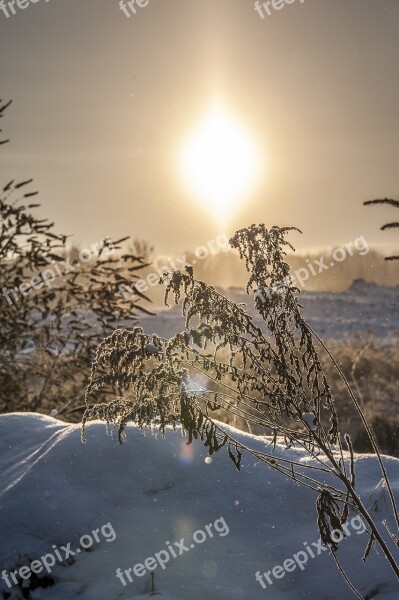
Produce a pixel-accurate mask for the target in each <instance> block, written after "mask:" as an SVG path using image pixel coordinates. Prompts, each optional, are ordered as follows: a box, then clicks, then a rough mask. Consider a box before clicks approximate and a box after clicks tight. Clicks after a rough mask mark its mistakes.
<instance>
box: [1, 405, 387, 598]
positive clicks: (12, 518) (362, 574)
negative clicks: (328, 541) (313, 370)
mask: <svg viewBox="0 0 399 600" xmlns="http://www.w3.org/2000/svg"><path fill="white" fill-rule="evenodd" d="M236 435H237V436H239V437H240V438H241V439H243V440H245V442H246V443H248V444H251V445H253V446H256V447H258V448H259V449H261V448H264V446H265V444H267V443H269V440H268V439H267V438H255V437H253V436H250V435H246V434H242V433H238V432H237V433H236ZM0 440H1V441H0V444H1V453H0V456H1V458H0V465H1V488H0V489H1V493H0V530H1V549H0V559H1V561H0V567H1V570H2V571H3V573H4V572H6V573H7V574H9V573H10V572H13V571H14V570H16V569H20V568H21V567H22V566H24V565H28V566H29V565H30V564H31V563H32V561H34V560H40V558H41V557H43V556H46V555H47V554H49V553H52V554H53V555H55V554H56V551H58V552H59V553H60V556H61V558H62V557H63V555H64V551H65V550H61V548H64V549H65V548H67V547H68V544H70V546H69V548H70V549H73V550H74V555H72V556H69V558H68V560H65V561H63V562H59V561H58V559H57V560H56V561H55V564H54V565H53V566H52V567H51V572H50V573H47V570H44V572H43V571H42V573H40V574H38V575H33V574H32V576H31V577H30V578H27V579H25V581H24V583H23V586H22V587H21V586H15V585H12V587H9V586H8V585H7V583H6V581H5V580H4V579H2V580H0V584H1V588H0V589H1V590H2V591H3V597H4V598H10V599H17V598H23V597H25V598H32V599H33V600H34V599H39V598H40V599H42V598H43V599H45V600H72V599H73V600H75V599H78V598H79V599H81V600H116V599H118V600H119V599H120V600H128V599H131V600H133V599H134V598H146V597H148V596H149V593H150V592H151V589H152V588H151V586H152V582H151V577H152V576H151V572H153V573H154V578H155V579H154V586H155V587H154V589H155V590H156V591H157V592H159V593H160V594H161V595H160V596H159V597H160V598H164V599H165V600H200V599H201V600H202V599H203V598H209V600H241V599H242V600H258V599H259V600H260V599H266V598H273V600H279V599H284V600H301V599H306V600H333V599H338V598H339V599H340V600H350V599H352V598H354V597H355V596H354V595H353V593H352V592H351V591H350V590H349V589H348V588H347V586H346V584H345V583H344V582H343V581H342V579H341V576H340V575H339V573H338V571H337V569H336V566H335V564H334V562H333V560H332V558H331V557H330V556H329V555H328V551H325V552H322V553H320V555H317V552H316V550H315V548H316V545H317V544H316V543H317V540H318V539H319V535H318V531H317V527H316V518H315V496H314V494H312V492H311V491H309V490H306V489H304V488H302V487H299V486H296V485H294V484H293V483H291V482H290V481H289V480H287V479H285V478H284V477H282V476H281V475H280V474H279V473H276V472H274V471H271V470H269V469H268V468H267V467H266V466H265V465H263V464H261V463H259V462H257V461H256V460H255V459H253V458H251V457H249V456H244V457H243V468H242V470H241V472H240V473H237V471H236V470H235V468H234V465H233V463H232V462H231V461H230V459H229V458H228V456H227V453H226V452H223V451H221V452H220V453H218V454H216V455H214V456H213V457H212V462H209V459H208V461H207V462H205V459H206V457H207V453H206V449H205V448H204V447H203V446H202V444H201V443H199V442H194V443H193V445H191V446H187V445H186V444H185V439H184V438H182V437H181V435H180V433H179V432H173V431H172V430H171V431H168V433H167V435H166V438H165V439H162V438H161V437H159V438H156V439H154V438H153V437H151V436H148V437H144V436H143V435H142V434H141V433H140V431H139V430H138V429H137V428H136V427H134V426H131V427H129V428H128V431H127V440H126V442H125V443H124V444H123V445H122V446H121V445H120V444H119V443H118V440H117V438H116V437H112V436H111V435H107V433H106V429H105V426H104V425H103V424H101V423H98V422H95V423H92V424H90V425H89V426H88V430H87V444H86V445H82V443H81V441H80V428H79V426H76V425H67V424H65V423H62V422H60V421H57V420H55V419H52V418H48V417H45V416H42V415H38V414H30V413H25V414H19V413H16V414H11V415H3V416H0ZM276 452H278V453H280V452H285V456H287V455H290V457H295V459H296V460H299V461H305V460H306V458H305V456H304V454H303V452H302V451H300V450H289V451H287V450H285V451H283V450H282V449H281V448H277V449H276ZM385 460H386V464H387V468H388V470H389V472H390V474H391V478H392V481H393V484H394V489H395V493H398V490H399V460H396V459H394V458H388V457H387V458H386V459H385ZM356 464H357V469H358V491H359V492H360V494H361V496H362V497H363V498H367V499H368V506H369V508H370V510H371V509H373V506H374V505H375V504H376V507H374V509H375V508H376V510H377V511H378V512H377V518H378V520H379V521H380V522H381V521H382V520H383V519H384V517H385V516H386V504H385V500H384V496H383V495H382V496H381V488H379V487H378V483H379V481H380V479H381V477H380V472H379V469H378V465H377V463H376V461H375V460H374V458H373V457H371V456H367V455H365V456H357V459H356ZM223 522H224V523H225V524H226V526H227V529H228V532H227V529H226V528H224V526H223V527H222V523H223ZM212 523H213V524H216V523H218V527H216V526H215V527H214V528H213V529H212V532H213V535H212V536H211V535H210V533H209V531H211V529H210V528H209V527H208V530H207V529H206V525H208V526H209V524H212ZM106 524H108V529H106V531H107V532H108V533H107V535H108V539H106V538H105V535H104V534H103V533H102V531H105V529H104V530H102V529H101V528H102V527H103V526H104V525H106ZM111 530H112V531H113V532H114V534H115V536H112V537H114V539H112V537H111V534H110V532H111ZM199 530H201V531H202V532H203V534H204V535H205V538H204V535H199V534H197V535H196V542H195V543H193V539H194V538H193V534H194V533H195V532H198V531H199ZM94 531H97V532H98V533H97V536H98V539H99V542H96V541H94V543H93V544H92V546H91V547H89V548H86V549H84V548H82V547H81V546H82V543H81V542H82V540H85V542H86V544H85V545H87V537H86V538H84V536H85V535H87V534H91V536H92V538H93V534H92V532H94ZM226 532H227V533H226ZM222 533H223V534H222ZM82 536H83V537H82ZM182 539H184V545H185V547H187V549H186V550H184V551H183V552H182V553H181V554H179V552H180V550H179V544H180V547H181V545H182V544H183V542H181V540H182ZM199 540H201V541H199ZM312 543H315V544H316V545H315V546H311V544H312ZM366 543H367V540H366V535H361V533H359V531H355V530H354V529H353V530H351V535H349V536H348V537H347V538H346V539H344V540H343V541H342V542H341V543H340V545H339V553H338V556H339V558H340V559H341V561H342V564H343V565H344V567H345V568H346V570H347V572H348V574H349V576H350V577H351V578H352V581H353V582H354V584H355V585H356V587H357V588H358V589H359V591H361V593H362V594H363V595H365V597H367V598H370V599H371V598H375V599H378V600H398V598H399V587H398V584H397V582H396V581H395V578H394V576H393V575H391V573H390V569H389V567H388V566H387V564H386V561H385V559H384V558H383V557H382V556H381V555H378V554H377V552H376V551H375V550H373V551H372V552H371V555H370V557H369V559H368V561H367V564H366V565H364V564H363V563H362V561H361V556H362V554H363V551H364V548H365V546H366ZM168 544H169V548H173V549H174V551H175V554H176V557H173V555H172V554H171V551H170V550H168ZM305 544H306V545H308V546H309V547H312V548H313V550H314V553H315V557H314V558H312V557H311V556H310V555H309V557H308V560H307V562H306V564H304V565H303V568H300V567H299V563H297V564H296V567H295V568H294V569H292V570H291V572H288V571H287V572H285V573H284V575H282V576H281V571H279V570H275V571H274V572H275V573H279V574H280V576H279V578H277V577H272V578H271V584H269V583H268V582H267V580H266V579H264V580H263V581H264V584H265V586H266V587H265V588H264V587H263V586H262V585H261V584H260V583H259V581H257V580H256V578H255V573H256V572H258V571H259V572H260V574H263V573H264V572H268V571H271V570H272V569H273V568H274V567H276V566H277V565H282V564H283V563H284V561H287V559H290V558H291V559H292V557H293V555H294V554H296V553H298V552H299V551H303V550H304V548H305ZM77 549H78V551H77ZM162 550H163V551H164V552H165V551H167V552H168V553H169V555H170V559H169V560H168V561H167V563H166V564H164V568H162V567H161V566H160V564H159V563H158V565H157V566H156V567H154V566H153V563H151V561H150V562H148V563H147V564H148V565H149V567H150V568H149V569H147V570H146V569H145V566H144V567H143V569H144V570H145V572H144V573H143V569H141V570H140V567H137V568H136V571H134V572H133V570H132V568H133V567H134V566H136V565H138V564H141V565H142V566H143V563H144V561H145V560H146V559H147V558H149V557H154V556H155V555H156V554H157V553H160V551H162ZM162 556H163V557H165V554H163V555H162ZM47 561H49V559H47ZM291 563H292V561H291ZM291 563H287V564H291ZM32 568H33V567H32ZM36 568H37V567H36ZM129 568H131V571H130V572H129V573H130V577H131V578H132V582H130V581H128V578H127V577H126V575H124V579H125V584H126V585H123V583H122V581H121V579H120V578H118V577H117V576H116V573H117V569H120V570H121V571H120V572H121V573H122V574H123V573H124V572H125V570H127V569H129ZM136 573H141V575H136ZM44 575H46V577H44ZM8 577H9V578H10V576H9V575H8ZM270 577H271V576H270ZM45 586H46V587H45ZM33 588H35V589H33Z"/></svg>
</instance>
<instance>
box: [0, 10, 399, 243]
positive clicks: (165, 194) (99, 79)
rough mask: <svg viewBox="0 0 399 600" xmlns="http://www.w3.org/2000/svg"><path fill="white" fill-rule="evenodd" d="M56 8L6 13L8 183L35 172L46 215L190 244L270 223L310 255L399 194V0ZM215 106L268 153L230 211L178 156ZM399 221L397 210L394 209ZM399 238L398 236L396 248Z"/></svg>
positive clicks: (351, 235)
mask: <svg viewBox="0 0 399 600" xmlns="http://www.w3.org/2000/svg"><path fill="white" fill-rule="evenodd" d="M215 4H216V3H215V2H214V1H213V2H211V1H210V0H203V1H202V2H199V1H198V2H187V1H186V0H167V1H165V0H163V1H160V0H150V2H149V5H148V6H147V7H146V8H143V9H140V10H139V11H138V12H137V14H136V15H134V16H132V17H131V18H126V16H124V14H123V12H122V11H121V10H120V9H119V6H118V1H116V0H115V1H112V2H104V1H97V2H96V3H94V1H93V0H91V1H90V0H86V2H79V3H78V2H76V3H72V2H69V3H68V5H67V4H66V2H60V1H59V2H55V1H53V2H48V3H46V2H44V0H42V1H39V2H38V3H37V4H32V5H30V6H29V7H28V9H27V10H18V13H17V14H16V15H13V16H12V17H11V18H8V19H7V18H5V16H4V15H3V14H2V13H1V12H0V53H1V57H2V76H3V86H2V90H1V97H2V99H3V100H7V99H9V98H12V99H13V104H12V106H11V107H10V108H9V109H8V110H7V112H6V114H5V118H4V119H3V120H2V122H1V127H2V129H3V134H4V135H5V136H6V137H7V138H10V139H11V142H10V143H9V144H7V145H6V146H4V147H3V148H2V149H1V152H2V161H1V165H0V171H1V173H0V175H1V178H2V181H3V182H4V183H6V182H7V181H8V180H9V179H11V178H12V177H14V178H16V179H27V178H29V177H33V178H34V184H33V186H32V189H38V190H39V191H40V195H39V196H38V201H39V202H41V204H42V208H41V209H40V214H43V215H44V216H46V217H48V218H50V219H51V220H55V221H56V225H57V229H58V230H59V231H62V232H65V233H71V234H74V236H75V238H74V239H75V241H76V242H77V243H79V244H80V245H81V246H85V244H89V243H91V242H92V241H93V240H98V239H101V238H103V237H104V236H105V235H111V236H113V237H121V236H122V235H131V236H132V237H133V238H135V237H138V238H142V239H146V240H149V241H150V243H151V244H153V245H154V246H155V248H156V251H157V252H158V253H164V254H168V253H170V254H179V253H181V252H183V251H185V250H187V249H194V248H195V247H196V246H198V245H202V244H204V243H206V242H207V241H208V240H211V239H214V238H215V236H217V235H218V234H220V233H227V234H228V235H230V234H232V233H233V232H234V230H235V229H237V228H241V227H244V226H246V225H249V224H250V223H254V222H264V223H266V224H267V225H268V226H271V225H274V224H276V225H294V226H297V227H299V228H300V229H302V231H303V232H304V234H303V235H302V236H298V237H296V238H295V240H292V241H293V242H294V245H296V247H297V248H298V249H302V250H304V249H305V248H320V247H323V248H324V247H328V246H337V245H339V244H342V243H345V242H348V241H350V240H353V239H355V238H357V237H359V236H361V235H363V236H365V238H366V239H367V241H368V243H369V244H370V245H376V244H378V245H383V246H386V245H390V247H394V245H395V240H396V237H397V234H396V233H395V231H392V232H381V231H380V230H379V228H380V226H381V225H383V224H384V223H386V222H387V221H389V220H394V219H395V214H393V215H392V210H391V209H389V208H388V207H380V208H376V207H374V208H366V207H363V204H362V203H363V201H365V200H368V199H372V198H378V197H394V198H395V197H396V198H398V197H399V169H398V166H397V163H398V155H399V153H398V149H399V148H398V146H399V119H398V106H399V76H398V69H397V57H398V55H399V36H398V35H397V25H398V22H399V3H398V2H397V0H351V1H350V2H348V1H347V0H346V1H344V0H334V2H331V0H305V2H304V3H303V4H301V3H299V2H294V3H293V4H291V5H289V6H288V5H287V6H286V7H285V8H284V10H281V11H278V12H277V11H275V12H274V13H273V14H272V15H271V16H270V17H268V18H266V19H263V20H262V19H261V18H259V15H258V14H257V13H256V11H255V10H254V3H253V1H252V0H219V1H218V2H217V4H216V5H215ZM215 101H218V102H220V103H221V104H222V105H223V106H224V107H225V109H226V110H227V111H228V112H229V113H230V114H231V115H233V116H234V117H236V118H237V119H238V120H239V122H240V123H241V124H242V125H243V127H244V128H245V129H246V130H247V131H248V133H249V134H250V135H251V136H252V137H253V139H254V141H255V143H256V145H257V147H258V148H259V153H260V178H259V181H258V183H257V186H256V189H254V191H252V192H251V193H250V194H248V198H245V201H243V202H242V204H241V205H240V206H239V207H238V208H237V210H236V212H235V213H234V214H233V215H232V216H231V218H230V219H229V221H228V222H226V223H220V222H219V223H218V222H217V221H216V220H215V219H214V218H213V215H212V214H211V213H210V212H209V211H208V210H207V208H206V207H205V206H204V205H201V204H200V203H198V202H196V201H195V199H194V197H193V195H192V194H191V193H190V191H189V190H187V189H185V188H184V187H183V185H182V184H181V181H180V180H179V176H178V172H177V171H178V170H177V167H176V156H177V154H178V152H179V149H180V148H181V146H182V145H183V144H184V142H185V140H186V138H187V136H189V135H190V134H191V132H192V131H193V130H194V129H195V127H196V125H197V123H198V122H200V121H201V119H202V118H203V117H204V116H206V114H207V113H208V112H209V110H210V109H211V107H212V105H213V103H214V102H215ZM392 217H393V219H392ZM396 247H397V246H396Z"/></svg>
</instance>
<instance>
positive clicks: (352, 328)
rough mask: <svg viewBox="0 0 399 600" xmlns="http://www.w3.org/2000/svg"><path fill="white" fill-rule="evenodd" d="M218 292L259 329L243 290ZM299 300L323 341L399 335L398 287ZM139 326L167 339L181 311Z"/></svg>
mask: <svg viewBox="0 0 399 600" xmlns="http://www.w3.org/2000/svg"><path fill="white" fill-rule="evenodd" d="M220 291H221V292H222V293H223V294H226V295H227V296H228V297H229V298H230V299H231V300H234V301H235V302H237V303H240V302H244V303H247V305H248V311H249V313H250V314H252V315H253V316H254V317H255V320H256V322H257V324H258V325H262V321H261V320H260V318H259V315H258V313H257V311H256V309H255V308H254V306H253V300H252V298H251V296H248V294H247V293H246V292H245V290H244V289H241V288H229V289H228V290H220ZM299 298H300V300H299V301H300V304H301V305H302V306H303V314H304V317H305V319H306V320H307V321H308V323H309V324H310V325H311V327H312V328H313V329H314V330H315V331H316V332H317V333H318V334H319V335H321V336H322V337H323V338H335V339H341V338H342V336H344V335H346V334H350V335H353V334H356V333H363V334H367V333H371V334H373V335H375V336H376V337H378V338H389V337H391V336H396V337H397V335H398V333H399V287H395V288H388V287H382V286H379V285H376V284H374V283H366V282H365V281H363V280H361V279H358V280H356V281H354V282H353V284H352V285H351V286H350V288H349V289H348V290H347V291H345V292H339V293H338V292H311V291H307V290H303V291H302V292H301V294H300V297H299ZM140 324H141V326H142V327H143V328H144V330H145V331H146V332H148V333H157V334H158V335H161V336H164V337H171V336H172V335H175V334H176V333H177V332H178V331H182V330H183V329H184V318H183V317H182V316H181V307H180V306H176V307H175V306H174V307H173V308H171V309H168V310H165V309H164V308H163V309H162V310H160V312H159V313H158V314H157V316H156V317H151V316H147V315H144V314H143V316H142V317H141V319H140Z"/></svg>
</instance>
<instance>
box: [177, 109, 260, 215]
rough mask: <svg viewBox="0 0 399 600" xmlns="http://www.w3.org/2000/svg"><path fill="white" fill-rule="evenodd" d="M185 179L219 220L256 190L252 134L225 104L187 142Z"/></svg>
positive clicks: (183, 156)
mask: <svg viewBox="0 0 399 600" xmlns="http://www.w3.org/2000/svg"><path fill="white" fill-rule="evenodd" d="M181 168H182V175H183V179H184V182H185V184H186V186H187V188H188V189H189V190H190V191H191V192H192V193H193V195H194V196H195V197H196V198H197V199H198V200H199V201H200V202H202V203H203V204H204V205H205V206H206V207H207V208H208V209H210V210H211V212H213V214H214V215H215V216H216V217H217V218H218V220H223V221H226V220H227V219H228V218H229V216H230V215H231V213H232V212H233V211H234V209H235V208H236V207H237V206H238V205H239V204H240V203H242V202H243V201H245V200H246V199H247V198H248V197H249V196H250V194H251V191H252V190H253V188H254V186H255V183H256V180H257V176H258V171H259V158H258V152H257V149H256V146H255V143H254V142H253V140H252V139H251V137H250V135H249V134H248V133H247V132H246V131H245V129H244V128H243V127H242V126H241V125H240V123H239V122H238V121H237V120H236V119H234V118H233V117H231V116H230V115H229V114H228V113H226V111H224V110H223V109H222V108H219V107H218V108H215V109H214V110H213V111H212V112H211V113H210V114H209V115H208V116H207V117H206V118H205V119H204V120H203V121H202V122H200V123H199V125H198V126H197V128H196V129H195V130H194V132H193V134H192V135H191V136H190V138H189V139H188V141H187V143H186V144H185V146H184V148H183V152H182V157H181Z"/></svg>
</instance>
